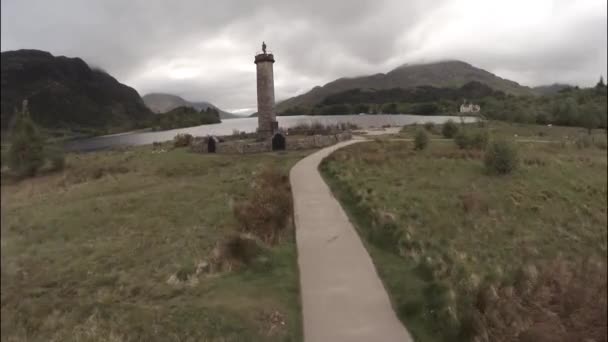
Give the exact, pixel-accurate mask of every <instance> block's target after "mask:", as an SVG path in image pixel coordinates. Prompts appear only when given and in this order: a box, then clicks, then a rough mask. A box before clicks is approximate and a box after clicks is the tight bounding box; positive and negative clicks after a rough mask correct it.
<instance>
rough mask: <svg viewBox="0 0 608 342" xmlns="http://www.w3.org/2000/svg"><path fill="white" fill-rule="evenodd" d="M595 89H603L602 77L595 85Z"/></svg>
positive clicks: (604, 85)
mask: <svg viewBox="0 0 608 342" xmlns="http://www.w3.org/2000/svg"><path fill="white" fill-rule="evenodd" d="M595 87H596V88H605V87H606V84H605V83H604V76H600V81H599V82H597V84H596V85H595Z"/></svg>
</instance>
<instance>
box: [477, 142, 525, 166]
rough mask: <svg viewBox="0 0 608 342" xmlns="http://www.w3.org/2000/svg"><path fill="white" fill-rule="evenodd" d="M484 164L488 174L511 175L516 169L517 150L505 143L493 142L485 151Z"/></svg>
mask: <svg viewBox="0 0 608 342" xmlns="http://www.w3.org/2000/svg"><path fill="white" fill-rule="evenodd" d="M484 164H485V166H486V170H487V171H488V172H490V173H495V174H508V173H511V172H512V171H513V170H515V169H516V168H517V164H518V158H517V150H516V149H515V146H513V145H512V144H510V143H508V142H506V141H495V142H493V143H492V144H490V145H489V146H488V149H487V150H486V155H485V158H484Z"/></svg>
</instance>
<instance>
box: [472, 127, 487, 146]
mask: <svg viewBox="0 0 608 342" xmlns="http://www.w3.org/2000/svg"><path fill="white" fill-rule="evenodd" d="M488 142H490V135H489V134H488V131H485V130H484V131H480V132H477V133H475V134H473V137H472V138H471V147H472V148H475V149H478V150H483V149H485V148H486V147H487V146H488Z"/></svg>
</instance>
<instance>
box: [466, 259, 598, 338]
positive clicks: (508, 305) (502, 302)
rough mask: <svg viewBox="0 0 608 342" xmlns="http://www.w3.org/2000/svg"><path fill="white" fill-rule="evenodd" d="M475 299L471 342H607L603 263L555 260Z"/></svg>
mask: <svg viewBox="0 0 608 342" xmlns="http://www.w3.org/2000/svg"><path fill="white" fill-rule="evenodd" d="M539 269H540V270H537V269H536V267H534V266H531V265H528V266H526V267H524V268H523V269H522V270H520V272H519V275H518V277H517V280H516V284H515V286H511V285H507V286H503V287H502V288H500V289H499V290H496V288H494V287H493V286H488V287H486V288H484V289H482V290H480V291H479V295H478V297H477V301H476V304H475V306H476V312H475V314H474V319H473V321H474V322H475V327H474V329H475V335H476V338H475V340H476V341H480V342H482V341H497V342H500V341H522V342H523V341H539V342H543V341H547V342H548V341H563V342H566V341H606V340H607V338H608V332H607V328H606V327H607V323H608V319H607V315H606V305H607V301H606V291H607V287H606V263H605V261H597V260H593V259H588V260H585V261H578V262H568V261H565V260H562V259H555V260H553V261H551V262H548V263H545V264H543V265H541V266H540V267H539Z"/></svg>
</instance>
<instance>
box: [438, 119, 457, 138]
mask: <svg viewBox="0 0 608 342" xmlns="http://www.w3.org/2000/svg"><path fill="white" fill-rule="evenodd" d="M456 133H458V125H456V123H455V122H454V121H453V120H452V119H450V120H448V121H447V122H446V123H444V124H443V127H441V134H442V135H443V136H444V137H445V138H448V139H452V138H453V137H454V136H455V135H456Z"/></svg>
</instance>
